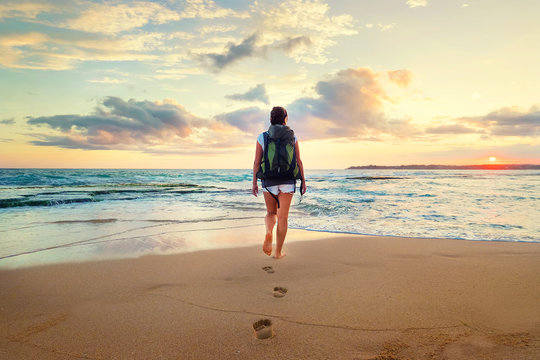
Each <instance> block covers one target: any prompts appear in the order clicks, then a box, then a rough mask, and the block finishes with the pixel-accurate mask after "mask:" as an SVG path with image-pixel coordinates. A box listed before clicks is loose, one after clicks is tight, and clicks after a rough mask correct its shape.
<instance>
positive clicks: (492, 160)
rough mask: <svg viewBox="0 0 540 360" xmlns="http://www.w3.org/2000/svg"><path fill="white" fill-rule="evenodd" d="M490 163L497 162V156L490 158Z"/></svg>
mask: <svg viewBox="0 0 540 360" xmlns="http://www.w3.org/2000/svg"><path fill="white" fill-rule="evenodd" d="M489 161H491V162H494V161H497V158H496V157H495V156H490V157H489Z"/></svg>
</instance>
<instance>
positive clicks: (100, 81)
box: [86, 76, 125, 84]
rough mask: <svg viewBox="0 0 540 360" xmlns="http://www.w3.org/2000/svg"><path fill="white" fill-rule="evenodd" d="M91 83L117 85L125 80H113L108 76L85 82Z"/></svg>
mask: <svg viewBox="0 0 540 360" xmlns="http://www.w3.org/2000/svg"><path fill="white" fill-rule="evenodd" d="M86 81H88V82H91V83H98V84H119V83H122V82H124V81H125V80H120V79H113V78H110V77H108V76H106V77H104V78H103V79H94V80H86Z"/></svg>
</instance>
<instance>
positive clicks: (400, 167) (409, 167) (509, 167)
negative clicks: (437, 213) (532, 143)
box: [347, 164, 540, 170]
mask: <svg viewBox="0 0 540 360" xmlns="http://www.w3.org/2000/svg"><path fill="white" fill-rule="evenodd" d="M347 170H540V165H534V164H484V165H398V166H379V165H367V166H351V167H348V168H347Z"/></svg>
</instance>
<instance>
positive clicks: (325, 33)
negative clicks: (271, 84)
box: [252, 0, 358, 64]
mask: <svg viewBox="0 0 540 360" xmlns="http://www.w3.org/2000/svg"><path fill="white" fill-rule="evenodd" d="M252 12H253V13H255V14H257V15H258V16H259V17H260V20H259V22H260V26H259V33H260V34H261V35H260V37H261V39H260V42H261V44H262V45H266V46H269V47H273V48H278V49H279V48H281V49H282V50H285V52H286V54H287V55H289V56H291V57H292V58H293V59H294V60H295V61H297V62H305V63H310V64H323V63H326V62H328V61H329V59H328V58H327V56H326V55H327V54H328V49H329V48H330V47H331V46H333V45H334V44H335V41H334V40H332V39H334V38H336V37H340V36H348V35H354V34H357V33H358V31H357V29H356V26H355V24H354V18H353V17H352V16H351V15H349V14H343V15H331V14H330V7H329V5H328V4H326V3H325V2H324V1H322V0H286V1H282V2H281V3H280V4H279V5H278V6H275V5H273V4H267V3H262V2H261V3H256V5H253V6H252Z"/></svg>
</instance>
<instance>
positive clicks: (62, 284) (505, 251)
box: [0, 231, 540, 360]
mask: <svg viewBox="0 0 540 360" xmlns="http://www.w3.org/2000/svg"><path fill="white" fill-rule="evenodd" d="M300 233H301V232H300V231H297V232H293V233H291V234H290V236H292V237H293V238H294V237H298V236H300V235H298V234H300ZM316 235H317V236H319V235H320V238H321V240H318V241H301V242H289V243H286V246H285V252H286V253H287V256H286V257H285V258H284V259H281V260H274V259H272V258H270V257H268V256H266V255H265V254H263V252H262V249H261V246H256V247H253V246H252V247H243V248H230V249H221V250H209V251H200V252H194V253H186V254H178V255H166V256H144V257H141V258H138V259H125V260H110V261H95V262H87V263H74V264H60V265H49V266H40V267H30V268H22V269H16V270H2V271H0V283H1V284H2V291H1V292H0V342H1V343H0V359H74V358H82V359H159V358H163V359H276V358H282V359H377V360H389V359H538V358H540V245H539V244H529V243H504V242H475V241H459V240H440V239H408V238H385V237H367V236H353V235H351V236H343V235H330V234H322V233H321V234H316ZM227 236H230V235H227ZM306 236H309V237H313V236H314V234H313V233H309V234H308V235H306ZM261 245H262V238H261ZM263 268H264V269H263ZM264 319H268V320H270V322H271V323H272V329H271V330H270V329H266V331H267V332H266V335H270V336H271V337H270V338H266V339H258V338H257V337H256V333H255V329H254V327H253V325H254V324H255V323H257V325H258V326H259V327H264V324H268V323H269V322H259V321H260V320H264ZM263 330H264V329H263Z"/></svg>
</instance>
